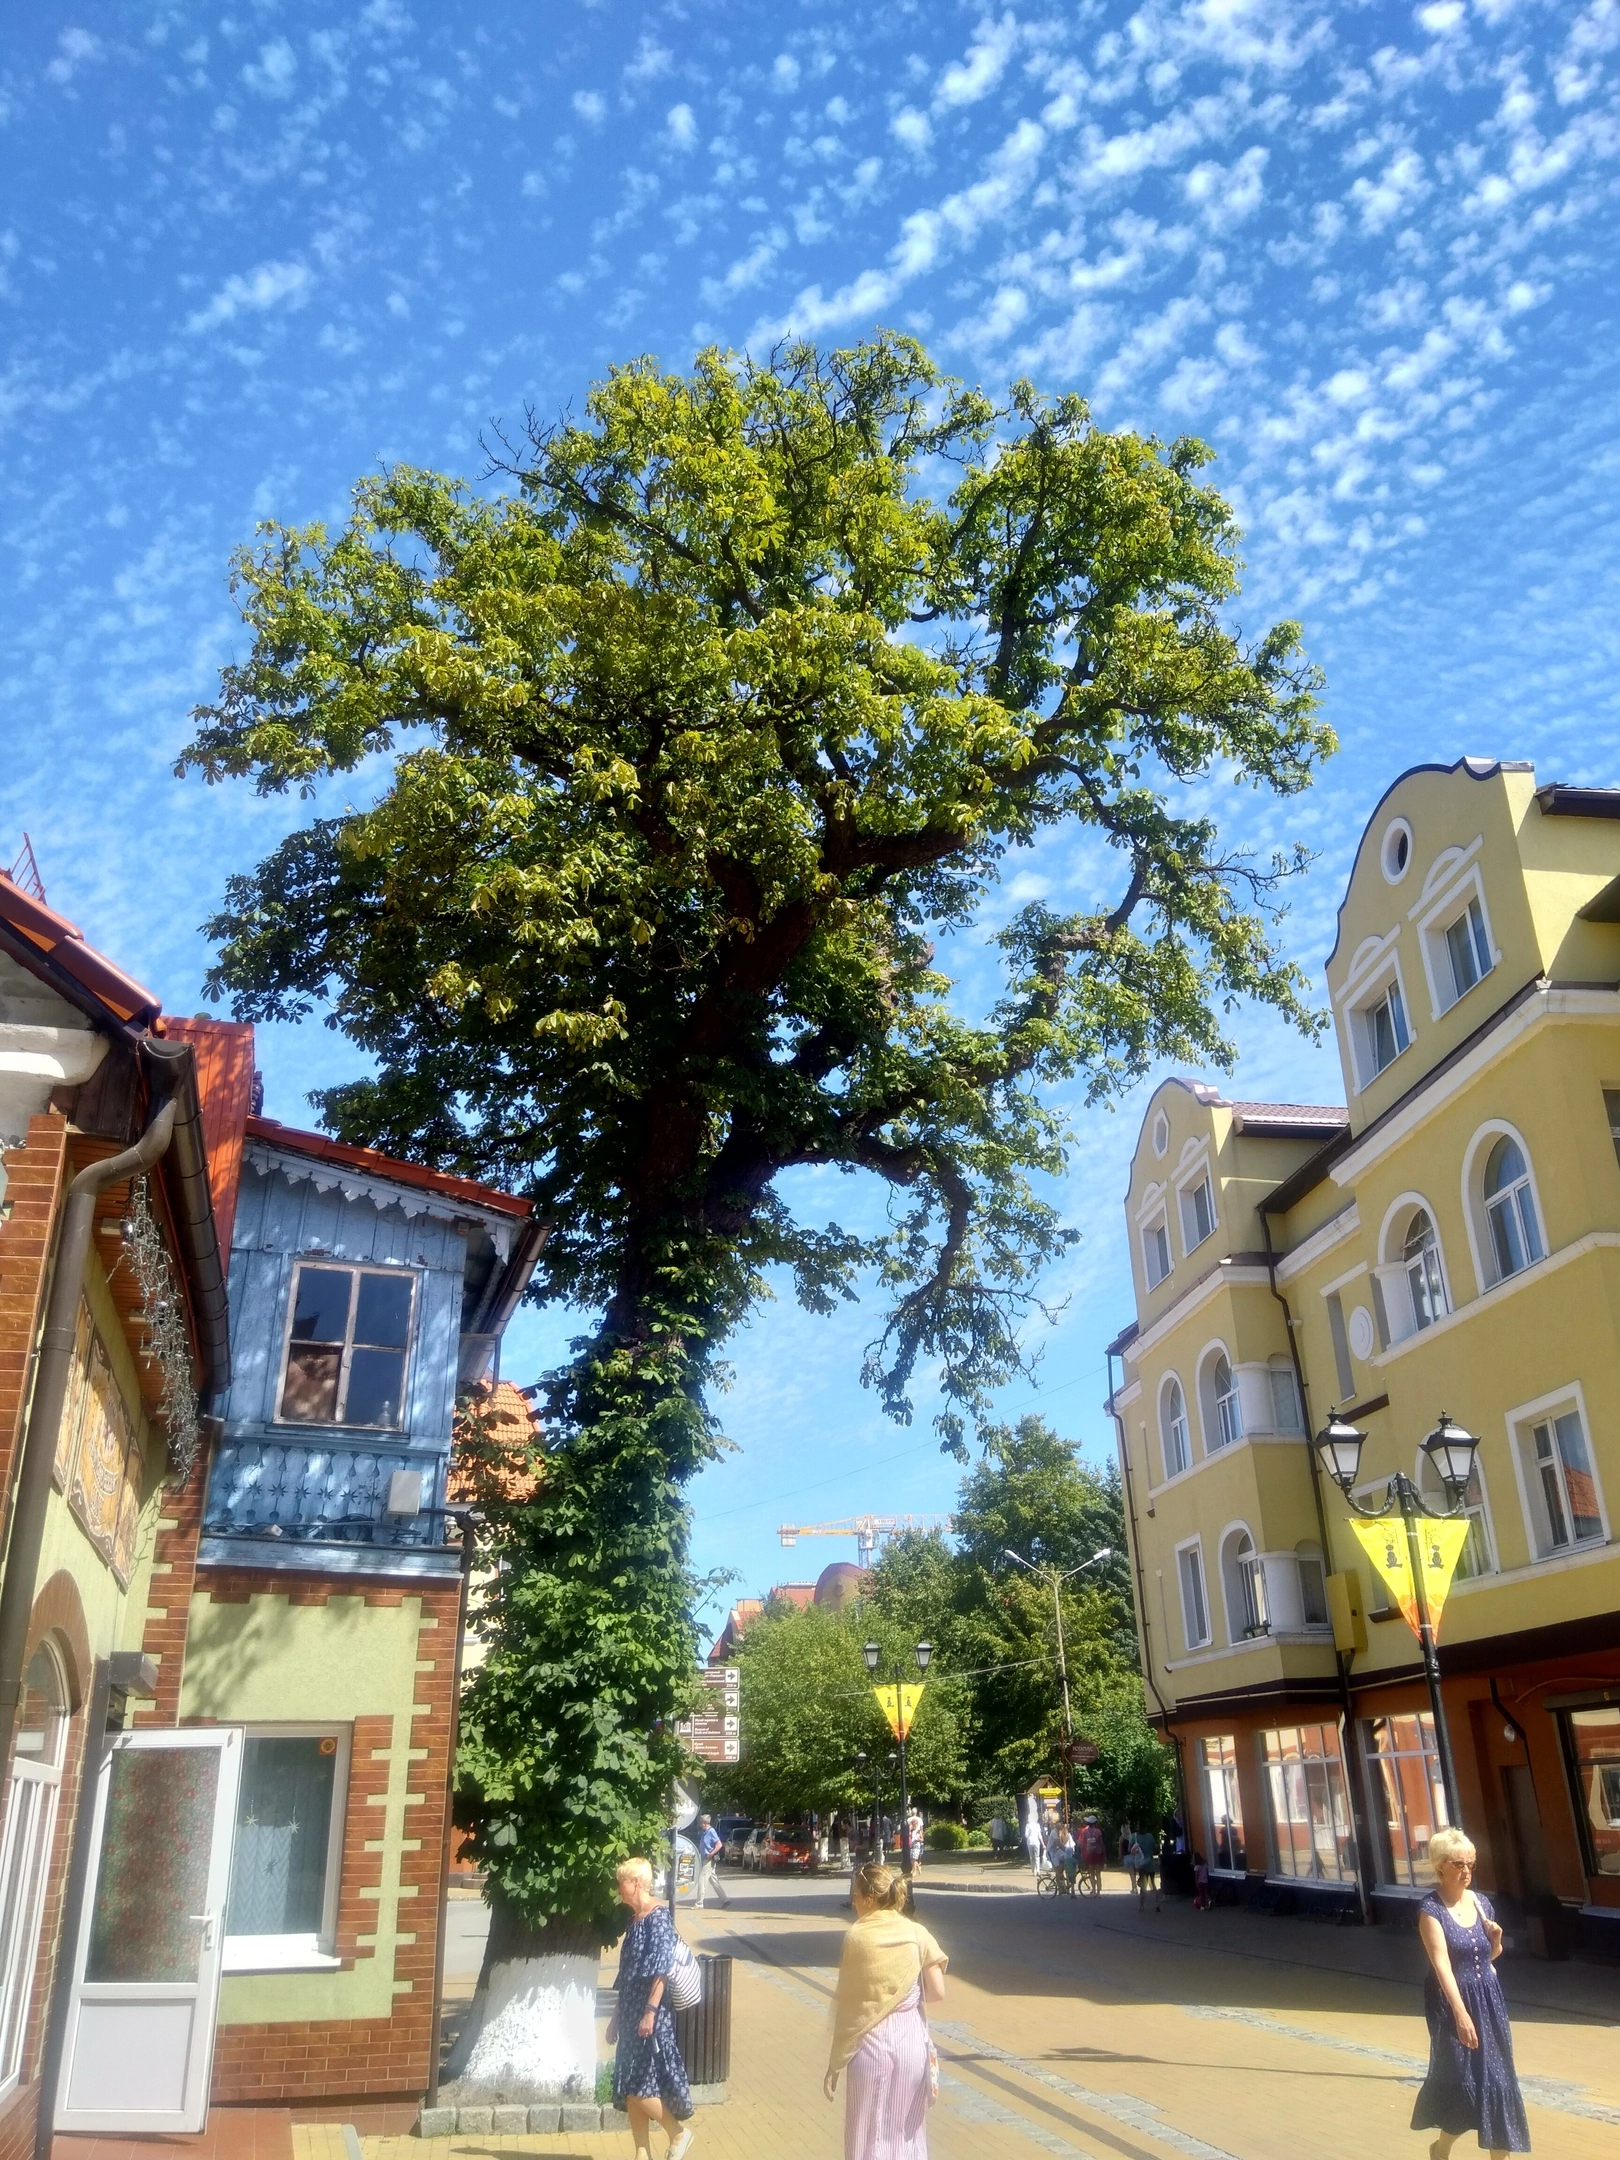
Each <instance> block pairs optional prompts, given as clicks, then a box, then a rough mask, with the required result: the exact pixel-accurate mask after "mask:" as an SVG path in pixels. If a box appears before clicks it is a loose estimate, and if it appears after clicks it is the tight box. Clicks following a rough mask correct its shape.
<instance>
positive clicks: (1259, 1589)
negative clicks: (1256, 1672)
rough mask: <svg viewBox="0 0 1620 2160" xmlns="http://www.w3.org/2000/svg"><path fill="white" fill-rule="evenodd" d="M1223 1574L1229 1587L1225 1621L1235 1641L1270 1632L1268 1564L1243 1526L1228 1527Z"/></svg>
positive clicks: (1227, 1589)
mask: <svg viewBox="0 0 1620 2160" xmlns="http://www.w3.org/2000/svg"><path fill="white" fill-rule="evenodd" d="M1221 1574H1222V1577H1223V1584H1224V1588H1225V1591H1226V1624H1227V1627H1228V1629H1229V1630H1230V1631H1231V1636H1232V1640H1233V1641H1234V1642H1246V1641H1247V1640H1248V1639H1249V1638H1250V1637H1251V1636H1254V1635H1264V1634H1267V1633H1269V1631H1270V1626H1271V1611H1270V1607H1269V1605H1268V1603H1267V1600H1266V1571H1265V1565H1264V1563H1263V1562H1262V1561H1261V1559H1260V1556H1259V1555H1258V1553H1256V1551H1255V1549H1254V1539H1253V1538H1252V1537H1251V1536H1250V1535H1249V1533H1248V1531H1247V1530H1245V1529H1243V1528H1242V1527H1241V1526H1240V1527H1239V1528H1237V1529H1236V1530H1229V1531H1228V1532H1227V1534H1226V1538H1225V1540H1224V1542H1223V1544H1222V1546H1221Z"/></svg>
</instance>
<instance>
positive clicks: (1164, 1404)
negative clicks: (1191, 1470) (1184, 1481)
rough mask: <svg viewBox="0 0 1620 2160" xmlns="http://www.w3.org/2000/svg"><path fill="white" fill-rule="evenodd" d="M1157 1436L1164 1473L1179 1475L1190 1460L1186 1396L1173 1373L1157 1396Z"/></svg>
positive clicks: (1172, 1475)
mask: <svg viewBox="0 0 1620 2160" xmlns="http://www.w3.org/2000/svg"><path fill="white" fill-rule="evenodd" d="M1159 1438H1160V1441H1161V1442H1162V1444H1163V1448H1164V1474H1165V1476H1166V1477H1167V1478H1173V1477H1179V1476H1180V1474H1181V1472H1182V1471H1183V1470H1185V1469H1186V1468H1187V1467H1188V1465H1189V1464H1190V1463H1191V1461H1192V1449H1191V1447H1190V1446H1189V1445H1188V1439H1187V1398H1186V1397H1185V1395H1183V1394H1182V1392H1181V1382H1180V1381H1179V1380H1178V1379H1177V1378H1176V1377H1175V1375H1174V1373H1172V1374H1171V1376H1170V1378H1169V1379H1168V1380H1167V1381H1166V1382H1165V1383H1164V1389H1163V1392H1162V1393H1161V1395H1160V1397H1159Z"/></svg>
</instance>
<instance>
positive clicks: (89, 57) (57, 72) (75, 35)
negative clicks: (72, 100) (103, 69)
mask: <svg viewBox="0 0 1620 2160" xmlns="http://www.w3.org/2000/svg"><path fill="white" fill-rule="evenodd" d="M102 57H103V54H102V44H101V40H100V38H98V37H96V36H95V35H94V34H93V33H92V32H90V31H89V30H64V31H62V32H61V33H60V35H59V36H58V38H57V40H56V52H55V54H54V55H53V57H52V58H51V59H50V60H49V61H48V62H47V63H46V67H45V73H46V75H47V76H48V77H49V79H50V80H51V81H52V82H53V83H70V82H71V81H72V80H73V78H74V76H75V75H77V74H78V72H79V70H80V68H82V67H88V66H89V65H90V63H91V62H92V61H95V60H99V59H101V58H102Z"/></svg>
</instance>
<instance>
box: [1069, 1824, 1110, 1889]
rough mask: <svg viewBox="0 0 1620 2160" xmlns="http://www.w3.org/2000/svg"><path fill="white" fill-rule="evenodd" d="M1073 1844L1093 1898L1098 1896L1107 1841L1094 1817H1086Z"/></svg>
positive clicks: (1106, 1855) (1105, 1858)
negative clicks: (1077, 1849) (1077, 1848)
mask: <svg viewBox="0 0 1620 2160" xmlns="http://www.w3.org/2000/svg"><path fill="white" fill-rule="evenodd" d="M1075 1842H1076V1844H1077V1846H1078V1847H1079V1853H1080V1869H1081V1872H1082V1874H1083V1875H1084V1876H1085V1878H1086V1881H1087V1882H1088V1883H1089V1884H1090V1886H1091V1890H1092V1894H1093V1896H1100V1895H1101V1892H1102V1874H1103V1863H1104V1862H1105V1861H1106V1860H1107V1858H1108V1840H1107V1839H1106V1838H1105V1837H1104V1836H1103V1832H1102V1824H1101V1823H1100V1822H1098V1820H1097V1818H1096V1816H1095V1815H1093V1814H1089V1813H1088V1814H1087V1815H1086V1817H1085V1818H1084V1820H1083V1821H1082V1822H1081V1825H1080V1835H1079V1837H1078V1838H1077V1839H1076V1840H1075Z"/></svg>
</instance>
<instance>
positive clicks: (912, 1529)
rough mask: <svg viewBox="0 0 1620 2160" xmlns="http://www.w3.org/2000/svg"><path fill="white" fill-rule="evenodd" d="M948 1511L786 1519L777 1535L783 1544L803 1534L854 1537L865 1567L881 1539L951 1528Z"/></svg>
mask: <svg viewBox="0 0 1620 2160" xmlns="http://www.w3.org/2000/svg"><path fill="white" fill-rule="evenodd" d="M950 1527H951V1518H950V1516H949V1515H846V1516H845V1517H844V1518H843V1520H842V1521H841V1522H816V1523H783V1525H782V1527H781V1529H780V1530H779V1531H778V1532H777V1536H778V1537H779V1538H780V1539H781V1540H782V1543H783V1544H784V1545H797V1544H798V1542H799V1540H800V1538H802V1537H852V1538H853V1539H854V1540H855V1550H856V1551H857V1552H858V1553H859V1555H860V1562H861V1566H862V1567H863V1568H866V1567H870V1566H871V1565H872V1561H873V1558H874V1556H875V1555H876V1552H877V1549H878V1545H879V1543H880V1542H882V1543H883V1544H887V1543H888V1541H889V1540H890V1539H891V1538H897V1537H905V1536H906V1535H907V1534H908V1533H912V1534H915V1535H916V1536H918V1537H932V1536H933V1535H934V1534H935V1533H936V1532H937V1531H940V1530H949V1528H950Z"/></svg>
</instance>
